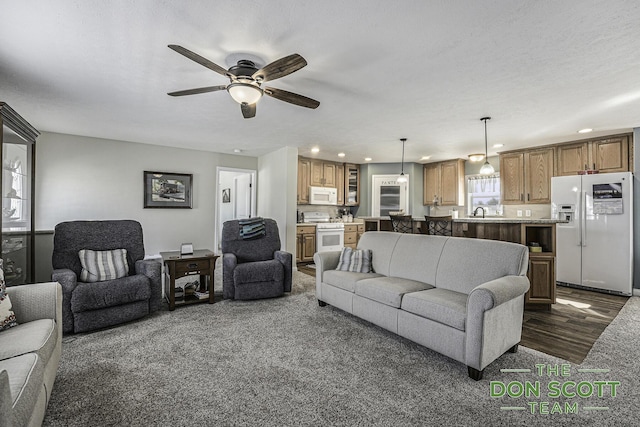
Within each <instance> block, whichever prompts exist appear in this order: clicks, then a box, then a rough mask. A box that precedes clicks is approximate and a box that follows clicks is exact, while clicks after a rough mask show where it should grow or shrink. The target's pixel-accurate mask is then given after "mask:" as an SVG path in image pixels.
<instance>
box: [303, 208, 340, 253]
mask: <svg viewBox="0 0 640 427" xmlns="http://www.w3.org/2000/svg"><path fill="white" fill-rule="evenodd" d="M304 222H306V223H310V224H311V223H313V224H315V225H316V252H325V251H339V250H341V249H342V248H343V247H344V224H343V223H342V222H331V217H330V216H329V214H328V213H325V212H305V213H304Z"/></svg>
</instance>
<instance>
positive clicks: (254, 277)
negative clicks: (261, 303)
mask: <svg viewBox="0 0 640 427" xmlns="http://www.w3.org/2000/svg"><path fill="white" fill-rule="evenodd" d="M258 221H259V222H261V221H264V234H260V235H257V236H253V237H252V238H247V236H246V235H245V236H244V237H243V236H242V235H241V232H242V231H243V225H242V223H240V222H239V221H238V220H231V221H226V222H225V223H224V224H223V225H222V293H223V296H224V298H225V299H242V300H249V299H259V298H273V297H278V296H282V295H283V294H284V293H285V292H290V291H291V274H292V262H293V256H292V255H291V254H290V253H289V252H284V251H281V250H280V235H279V234H278V224H276V222H275V221H274V220H272V219H269V218H265V219H264V220H262V219H261V218H260V219H259V220H258ZM254 224H255V223H254Z"/></svg>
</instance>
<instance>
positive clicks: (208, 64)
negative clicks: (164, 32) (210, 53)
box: [169, 44, 229, 77]
mask: <svg viewBox="0 0 640 427" xmlns="http://www.w3.org/2000/svg"><path fill="white" fill-rule="evenodd" d="M169 47H170V48H171V49H173V50H175V51H176V52H178V53H179V54H180V55H184V56H186V57H187V58H189V59H190V60H192V61H195V62H197V63H198V64H200V65H204V66H205V67H207V68H208V69H210V70H213V71H215V72H216V73H218V74H222V75H223V76H225V77H229V71H228V70H225V69H224V68H222V67H221V66H219V65H218V64H215V63H213V62H211V61H209V60H208V59H207V58H204V57H202V56H200V55H198V54H197V53H194V52H191V51H190V50H189V49H186V48H184V47H182V46H178V45H177V44H170V45H169Z"/></svg>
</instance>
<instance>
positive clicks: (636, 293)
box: [633, 288, 640, 297]
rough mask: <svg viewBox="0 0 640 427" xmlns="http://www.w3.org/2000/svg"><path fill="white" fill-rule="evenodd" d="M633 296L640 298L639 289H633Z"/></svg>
mask: <svg viewBox="0 0 640 427" xmlns="http://www.w3.org/2000/svg"><path fill="white" fill-rule="evenodd" d="M633 296H634V297H640V289H638V288H633Z"/></svg>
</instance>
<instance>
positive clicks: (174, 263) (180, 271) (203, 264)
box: [160, 249, 219, 310]
mask: <svg viewBox="0 0 640 427" xmlns="http://www.w3.org/2000/svg"><path fill="white" fill-rule="evenodd" d="M160 256H162V262H163V263H164V265H165V267H166V268H165V282H164V284H165V286H164V295H165V298H166V299H167V301H168V302H169V310H174V309H175V308H176V306H177V305H186V304H196V303H203V302H208V303H209V304H213V302H214V300H213V299H214V295H213V274H214V271H215V269H216V260H217V259H218V258H219V255H216V254H214V253H213V252H212V251H210V250H209V249H197V250H194V251H193V253H192V254H189V255H181V254H180V251H171V252H160ZM194 275H200V288H199V289H198V291H200V292H204V291H208V292H209V297H208V298H205V299H199V298H197V297H196V296H194V295H184V298H183V299H182V300H178V301H176V279H178V278H180V277H185V276H194Z"/></svg>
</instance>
